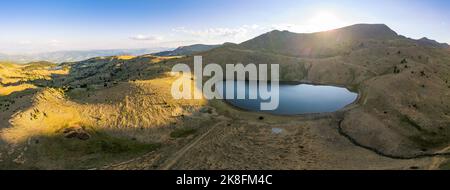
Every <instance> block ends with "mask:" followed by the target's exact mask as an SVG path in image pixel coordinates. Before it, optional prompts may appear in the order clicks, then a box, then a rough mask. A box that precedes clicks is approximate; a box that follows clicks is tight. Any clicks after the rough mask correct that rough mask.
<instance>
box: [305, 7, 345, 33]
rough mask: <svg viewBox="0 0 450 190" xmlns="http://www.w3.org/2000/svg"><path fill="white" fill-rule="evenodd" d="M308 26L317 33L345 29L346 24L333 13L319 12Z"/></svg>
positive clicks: (313, 16)
mask: <svg viewBox="0 0 450 190" xmlns="http://www.w3.org/2000/svg"><path fill="white" fill-rule="evenodd" d="M308 24H309V25H310V26H311V27H312V28H313V30H315V31H324V30H331V29H335V28H339V27H343V26H345V25H346V23H345V22H344V21H343V20H342V19H341V18H340V17H339V15H337V14H336V13H334V12H332V11H325V10H322V11H318V12H317V13H316V14H313V15H312V16H311V19H310V20H309V22H308Z"/></svg>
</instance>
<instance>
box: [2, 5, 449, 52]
mask: <svg viewBox="0 0 450 190" xmlns="http://www.w3.org/2000/svg"><path fill="white" fill-rule="evenodd" d="M449 10H450V1H448V0H353V1H350V0H323V1H320V0H172V1H168V0H39V1H36V0H5V1H0V53H9V54H19V53H20V54H23V53H37V52H50V51H60V50H93V49H134V48H157V47H167V48H173V47H177V46H181V45H189V44H196V43H203V44H221V43H224V42H233V43H240V42H243V41H246V40H248V39H251V38H253V37H256V36H258V35H260V34H263V33H265V32H269V31H271V30H274V29H278V30H289V31H292V32H299V33H309V32H317V31H323V30H329V29H334V28H338V27H343V26H347V25H352V24H357V23H383V24H386V25H388V26H389V27H391V28H392V29H393V30H395V31H396V32H397V33H399V34H401V35H404V36H407V37H411V38H416V39H417V38H422V37H428V38H431V39H435V40H438V41H440V42H446V43H450V11H449Z"/></svg>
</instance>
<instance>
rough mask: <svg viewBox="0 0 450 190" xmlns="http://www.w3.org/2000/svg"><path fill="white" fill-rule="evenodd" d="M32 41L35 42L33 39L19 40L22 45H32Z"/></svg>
mask: <svg viewBox="0 0 450 190" xmlns="http://www.w3.org/2000/svg"><path fill="white" fill-rule="evenodd" d="M32 43H33V42H31V41H29V40H22V41H20V42H19V44H20V45H30V44H32Z"/></svg>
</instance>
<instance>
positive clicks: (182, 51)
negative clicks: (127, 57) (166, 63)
mask: <svg viewBox="0 0 450 190" xmlns="http://www.w3.org/2000/svg"><path fill="white" fill-rule="evenodd" d="M220 46H221V45H204V44H194V45H190V46H181V47H178V48H177V49H175V50H172V51H163V52H159V53H154V54H153V55H156V56H180V55H192V54H194V53H198V52H204V51H208V50H211V49H214V48H217V47H220Z"/></svg>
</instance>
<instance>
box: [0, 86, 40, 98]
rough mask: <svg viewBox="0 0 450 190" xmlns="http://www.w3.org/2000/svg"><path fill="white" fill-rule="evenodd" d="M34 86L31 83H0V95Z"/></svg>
mask: <svg viewBox="0 0 450 190" xmlns="http://www.w3.org/2000/svg"><path fill="white" fill-rule="evenodd" d="M34 88H36V86H34V85H32V84H19V85H14V86H3V85H0V96H7V95H10V94H12V93H14V92H20V91H24V90H27V89H34Z"/></svg>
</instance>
